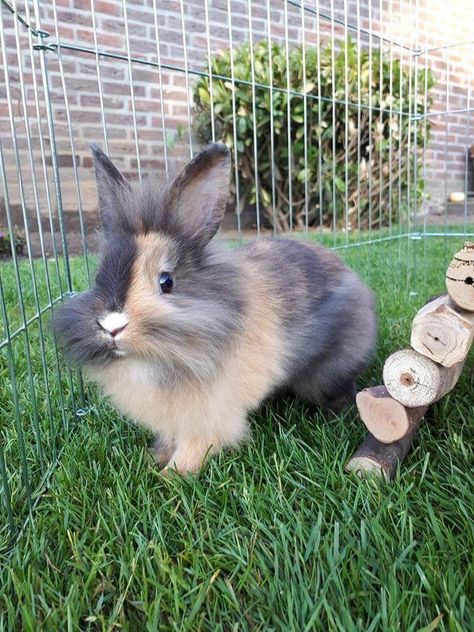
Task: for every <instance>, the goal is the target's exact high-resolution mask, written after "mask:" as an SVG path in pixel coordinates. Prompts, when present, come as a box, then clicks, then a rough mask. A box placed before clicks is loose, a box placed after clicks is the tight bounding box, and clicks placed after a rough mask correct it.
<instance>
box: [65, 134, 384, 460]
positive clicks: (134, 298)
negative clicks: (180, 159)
mask: <svg viewBox="0 0 474 632" xmlns="http://www.w3.org/2000/svg"><path fill="white" fill-rule="evenodd" d="M92 149H93V154H94V160H95V168H96V176H97V187H98V195H99V206H100V210H101V215H102V223H103V233H104V244H103V253H102V258H101V263H100V266H99V270H98V274H97V278H96V285H95V287H94V288H93V289H91V290H89V291H87V292H84V293H82V294H79V295H77V296H76V297H73V298H71V299H70V300H69V301H67V302H66V303H65V305H64V306H63V307H62V308H61V309H60V310H59V311H58V312H57V314H56V316H55V319H54V325H55V328H56V332H57V333H58V335H59V336H60V338H61V339H62V341H63V344H64V348H65V351H66V353H67V355H68V356H69V358H70V359H71V361H73V362H76V363H78V364H80V365H82V366H83V367H84V372H85V374H86V376H87V377H88V378H90V379H91V380H94V381H96V382H97V383H98V384H99V385H100V386H101V387H102V389H103V392H104V394H105V395H106V396H108V397H109V398H110V399H111V400H112V402H113V403H114V405H115V406H116V407H117V408H118V409H119V410H121V411H122V412H123V413H125V414H126V415H128V416H129V417H131V418H132V419H133V420H135V421H136V422H138V423H141V424H143V425H144V426H146V427H147V428H149V429H150V430H151V431H152V432H153V433H154V434H155V435H156V437H157V443H156V458H157V461H158V462H159V463H160V464H161V465H165V466H167V467H176V468H177V469H178V470H179V471H181V472H186V471H196V470H198V469H199V467H200V466H201V465H202V463H203V461H204V459H205V457H206V454H207V453H208V452H210V453H213V452H217V451H219V450H220V449H221V448H224V447H229V446H237V445H238V444H239V443H240V442H241V441H243V440H244V439H245V437H246V436H247V434H248V426H247V420H246V418H247V414H248V412H249V411H251V410H253V409H255V408H257V407H258V406H259V404H260V403H261V402H262V400H263V399H265V398H266V397H267V396H268V395H270V394H272V393H273V392H275V391H277V390H278V389H280V388H288V387H289V388H290V389H291V390H293V391H294V392H296V393H299V394H300V395H302V396H303V397H304V398H306V399H307V400H309V401H311V402H317V403H320V404H322V405H326V406H328V407H333V408H337V407H339V406H340V405H341V404H342V403H344V402H345V401H346V400H349V399H351V397H352V396H353V395H354V392H355V379H356V378H357V376H358V375H359V373H360V372H361V371H362V370H363V369H364V368H365V367H366V365H367V363H368V361H369V359H370V356H371V353H372V350H373V348H374V344H375V338H376V317H375V313H374V307H373V298H372V293H371V292H370V290H369V289H368V288H367V287H365V286H364V285H363V284H362V283H361V281H360V280H359V279H358V277H357V276H356V275H355V274H354V273H353V272H351V271H350V270H348V269H347V268H346V267H345V266H344V264H343V263H342V262H341V260H340V259H339V258H338V257H337V256H336V255H335V254H334V253H333V252H331V251H328V250H325V249H323V248H321V247H319V246H316V245H313V244H311V243H302V242H298V241H293V240H285V239H262V240H257V241H254V242H252V243H251V244H249V245H246V246H243V247H241V248H239V249H236V250H229V249H223V248H221V247H219V246H218V245H216V244H215V243H214V242H212V241H211V239H212V237H213V236H214V235H215V233H216V231H217V229H218V227H219V225H220V223H221V220H222V217H223V214H224V211H225V206H226V201H227V197H228V190H229V173H230V155H229V151H228V149H227V148H226V147H225V146H224V145H222V144H212V145H209V146H208V147H207V148H206V149H204V150H203V151H202V152H201V153H200V154H199V155H197V156H196V157H195V158H194V159H193V160H192V161H191V162H190V163H189V164H188V165H187V167H186V168H185V169H184V171H183V172H182V173H181V174H180V175H179V176H178V177H177V178H176V180H175V181H174V182H173V183H172V184H171V185H170V186H161V187H160V186H157V185H156V184H155V183H154V182H152V181H151V180H148V181H144V182H142V183H138V182H133V183H130V182H128V181H126V180H125V178H124V177H123V176H122V175H121V173H120V172H119V171H118V170H117V169H116V168H115V167H114V166H113V164H112V163H111V162H110V160H109V159H108V158H107V156H105V154H104V153H103V152H102V151H101V150H100V149H99V148H98V147H96V146H93V147H92ZM163 272H166V273H169V274H170V275H171V276H172V278H173V281H174V286H173V290H172V292H171V293H162V292H161V290H160V285H159V281H158V280H159V278H160V274H161V273H163Z"/></svg>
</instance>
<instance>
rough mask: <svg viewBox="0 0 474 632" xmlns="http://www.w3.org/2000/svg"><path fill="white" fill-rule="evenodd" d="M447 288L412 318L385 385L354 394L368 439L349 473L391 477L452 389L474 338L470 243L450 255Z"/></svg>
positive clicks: (387, 366)
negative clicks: (436, 405)
mask: <svg viewBox="0 0 474 632" xmlns="http://www.w3.org/2000/svg"><path fill="white" fill-rule="evenodd" d="M446 287H447V290H448V294H446V295H443V296H439V297H437V298H434V299H431V300H430V301H429V302H428V303H427V304H426V305H424V307H422V308H421V309H420V311H419V312H418V313H417V314H416V316H415V318H414V320H413V325H412V331H411V339H410V344H411V348H408V349H401V350H400V351H396V352H395V353H393V354H392V355H391V356H389V357H388V358H387V360H386V361H385V365H384V369H383V382H384V385H383V386H374V387H371V388H366V389H364V390H363V391H361V392H360V393H358V394H357V399H356V402H357V408H358V409H359V414H360V417H361V419H362V421H363V422H364V424H365V425H366V427H367V429H368V430H369V432H370V434H369V435H368V436H367V437H366V439H365V441H364V442H363V443H362V445H361V446H360V448H359V449H358V450H357V452H356V453H355V454H354V456H353V457H352V458H351V459H350V460H349V462H348V463H347V465H346V469H347V470H348V471H351V472H356V473H357V474H359V475H360V476H367V475H375V476H383V477H384V478H387V479H390V478H393V476H394V474H395V472H396V469H397V466H398V464H399V463H400V462H401V461H402V460H403V458H404V457H405V456H406V454H407V453H408V451H409V449H410V446H411V444H412V441H413V439H414V437H415V435H416V432H417V429H418V426H419V425H420V423H421V421H422V419H423V417H424V415H425V413H426V411H427V410H428V407H429V405H430V404H433V403H434V402H436V401H438V400H439V399H441V398H442V397H444V395H446V394H447V393H449V391H451V390H452V389H453V388H454V386H455V385H456V382H457V381H458V379H459V376H460V375H461V372H462V369H463V367H464V363H465V361H466V357H467V354H468V353H469V349H470V347H471V345H472V342H473V339H474V243H466V244H464V248H463V249H462V250H461V251H460V252H457V253H456V254H455V255H454V257H453V260H452V261H451V263H450V265H449V267H448V270H447V273H446Z"/></svg>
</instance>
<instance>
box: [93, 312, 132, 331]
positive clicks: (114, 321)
mask: <svg viewBox="0 0 474 632" xmlns="http://www.w3.org/2000/svg"><path fill="white" fill-rule="evenodd" d="M99 325H100V326H101V327H102V329H105V331H108V332H109V334H110V335H111V336H114V335H116V334H118V333H119V332H120V331H122V329H123V328H124V327H125V326H126V325H128V316H127V315H126V314H124V313H123V312H109V313H108V314H107V315H106V316H104V318H99Z"/></svg>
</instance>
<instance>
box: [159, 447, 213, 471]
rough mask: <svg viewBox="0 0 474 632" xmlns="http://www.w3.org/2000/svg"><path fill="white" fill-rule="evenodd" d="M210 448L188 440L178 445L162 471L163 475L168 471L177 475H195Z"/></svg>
mask: <svg viewBox="0 0 474 632" xmlns="http://www.w3.org/2000/svg"><path fill="white" fill-rule="evenodd" d="M211 448H212V446H211V445H208V444H207V443H203V442H202V441H191V440H189V441H186V442H182V443H180V444H178V446H177V448H176V450H175V451H174V452H173V454H172V455H171V457H170V459H169V462H168V464H167V465H166V467H165V468H163V470H162V471H163V473H164V474H168V473H169V472H170V471H175V472H178V473H179V474H195V473H196V472H199V470H200V469H201V467H202V466H203V465H204V461H205V460H206V457H207V455H208V453H209V452H210V451H211ZM212 451H215V450H212Z"/></svg>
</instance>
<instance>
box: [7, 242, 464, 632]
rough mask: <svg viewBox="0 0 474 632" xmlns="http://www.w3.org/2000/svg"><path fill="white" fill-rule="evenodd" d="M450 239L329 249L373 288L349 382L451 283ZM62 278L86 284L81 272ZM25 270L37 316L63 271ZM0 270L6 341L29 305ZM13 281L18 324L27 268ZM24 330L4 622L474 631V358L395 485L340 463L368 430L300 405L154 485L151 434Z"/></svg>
mask: <svg viewBox="0 0 474 632" xmlns="http://www.w3.org/2000/svg"><path fill="white" fill-rule="evenodd" d="M461 245H462V239H456V238H452V239H442V238H441V239H438V238H427V239H424V240H421V241H413V240H406V239H400V240H396V241H390V242H380V243H376V244H372V245H370V246H363V247H359V248H350V249H347V250H342V251H341V253H342V256H343V257H344V258H345V259H346V260H347V262H348V263H349V264H350V265H351V266H352V267H354V268H355V269H357V270H358V271H359V272H360V273H361V275H362V276H363V278H364V279H365V280H366V281H367V282H368V283H369V284H370V285H371V286H372V287H373V289H374V290H375V292H376V294H377V297H378V309H379V315H380V343H379V347H378V351H377V356H376V358H375V359H374V363H373V366H372V367H371V369H370V370H369V371H368V372H367V374H366V375H365V376H364V377H363V379H362V380H361V385H363V384H376V383H379V382H380V378H381V368H382V364H383V360H384V358H385V357H386V355H387V354H388V353H390V352H391V351H394V350H396V349H397V348H400V347H401V346H406V344H407V341H408V336H409V330H410V323H411V320H412V318H413V315H414V313H415V312H416V309H417V308H418V307H419V306H420V305H421V304H422V303H423V302H424V301H425V300H426V298H428V297H429V296H431V295H433V294H436V293H439V292H442V291H443V283H444V272H445V270H446V267H447V264H448V263H449V260H450V258H451V256H452V254H453V253H454V252H455V251H456V250H458V249H459V247H460V246H461ZM91 263H92V265H93V261H92V262H91ZM71 269H72V277H73V282H74V286H75V287H76V288H80V287H83V286H84V285H85V284H86V273H85V266H84V261H83V260H82V259H80V258H77V259H74V260H73V261H72V262H71ZM35 271H36V273H37V283H38V304H39V305H40V306H44V305H47V303H48V300H49V298H50V297H56V296H57V294H58V291H59V283H60V281H61V279H62V280H63V281H64V279H63V277H64V273H63V270H62V269H59V268H58V269H56V267H55V264H54V262H48V263H47V266H46V267H45V266H43V263H42V262H40V261H38V262H37V264H36V265H35ZM46 271H48V275H49V276H50V294H48V287H47V284H46V283H45V280H46ZM0 272H1V275H2V276H1V279H2V287H3V289H2V292H3V295H4V299H5V304H6V307H7V312H8V315H9V318H10V330H11V331H10V333H12V332H13V331H15V330H16V329H17V328H18V327H19V326H20V325H21V311H20V308H21V306H20V305H19V302H18V298H17V292H16V286H15V276H14V273H13V272H14V271H13V268H12V266H11V264H2V266H1V269H0ZM19 275H20V278H21V281H22V284H23V289H24V294H25V311H26V316H27V317H28V318H30V317H32V316H34V313H35V295H34V292H33V291H32V285H31V270H30V268H29V266H28V265H26V264H22V265H21V266H20V270H19ZM47 316H48V313H47V312H45V314H44V317H45V318H44V320H45V321H47ZM40 325H41V326H40ZM43 325H44V328H43V327H42V326H43ZM43 329H44V341H45V344H44V347H45V349H44V360H43V361H42V358H41V354H40V348H41V347H40V341H41V336H40V334H41V333H42V332H43ZM0 333H1V336H0V339H3V338H4V337H5V331H3V332H0ZM28 334H29V342H30V349H31V353H30V355H29V356H28V354H27V347H26V346H25V344H24V342H25V333H24V332H20V334H18V335H17V336H16V337H15V338H14V340H13V341H12V343H11V349H12V356H11V357H12V363H13V364H11V363H10V362H9V360H8V357H9V356H8V355H7V350H8V345H4V346H3V348H2V351H1V353H2V355H1V364H0V372H1V373H0V378H1V380H0V432H1V439H2V445H3V452H4V455H5V461H6V466H5V467H6V474H7V476H8V480H9V487H10V492H11V499H12V503H11V505H12V506H11V516H10V517H11V519H12V520H13V522H14V523H15V525H16V527H17V528H18V529H21V527H22V525H24V528H23V529H22V531H21V532H20V533H19V534H18V537H17V540H16V542H15V543H13V545H12V542H11V540H10V539H9V533H10V531H9V530H8V529H7V528H6V526H7V523H8V514H7V511H6V508H2V511H3V509H5V514H4V517H3V514H2V524H1V525H0V565H1V566H0V574H1V578H0V581H1V586H2V591H1V593H0V629H4V630H16V629H18V630H38V629H41V630H54V631H57V630H119V629H120V630H139V631H141V630H157V629H160V630H212V631H214V630H222V631H227V630H265V631H266V630H287V631H293V630H323V631H326V630H339V631H344V632H346V631H350V630H360V631H364V632H366V631H375V630H387V631H391V630H418V631H419V630H425V631H426V632H428V631H430V630H449V631H466V630H473V629H474V605H473V604H474V526H473V525H474V514H473V509H474V484H473V471H474V467H473V466H474V421H473V419H474V403H473V398H472V393H473V387H474V372H473V361H472V360H473V359H472V357H471V358H470V359H469V361H468V363H467V366H466V369H465V371H464V373H463V375H462V377H461V379H460V382H459V383H458V385H457V386H456V388H455V390H454V391H453V392H452V393H451V394H449V395H448V396H447V397H445V398H444V399H443V400H442V401H440V402H439V403H437V404H436V405H435V406H433V407H432V408H431V409H430V411H429V413H428V415H427V419H426V422H425V423H424V425H423V427H422V429H421V432H420V435H419V438H418V439H417V441H416V444H415V447H414V450H413V451H412V452H411V454H410V455H409V457H408V458H407V459H406V461H405V462H404V463H403V465H402V467H401V469H400V471H399V473H398V475H397V477H396V480H394V481H393V482H392V483H390V484H388V483H385V482H377V481H373V480H372V481H370V480H365V481H359V480H358V479H357V478H355V477H353V476H350V475H347V474H346V473H345V472H344V464H345V462H346V461H347V459H348V458H349V457H350V455H351V454H352V453H353V452H354V450H355V449H356V447H357V446H358V444H359V443H360V441H361V440H362V437H363V435H364V429H363V427H362V425H361V422H360V421H359V420H358V418H357V415H356V412H355V410H353V409H351V410H348V411H347V412H345V413H344V414H341V415H339V416H334V415H328V414H325V413H323V412H321V411H314V410H311V411H310V410H309V409H308V407H307V406H306V405H305V403H304V402H301V401H297V400H295V399H292V398H287V399H283V400H278V401H272V402H270V403H269V404H267V405H266V406H265V407H264V408H263V409H262V410H260V411H258V412H256V413H255V414H253V415H252V418H251V425H252V431H253V438H252V440H251V442H250V443H248V444H247V445H245V446H244V447H243V448H242V449H241V450H240V451H239V452H234V453H225V454H222V455H220V456H219V457H218V458H213V459H212V460H211V461H210V462H209V463H208V465H206V467H205V468H204V469H203V471H202V472H201V473H200V474H199V475H198V476H196V477H192V478H181V477H179V476H170V477H168V478H163V477H162V476H161V475H160V473H159V472H158V471H157V469H156V468H155V466H154V464H153V462H152V460H151V458H150V456H149V455H148V453H147V444H148V442H149V439H150V437H149V436H148V435H147V434H146V433H145V432H144V431H143V430H141V429H139V428H136V427H134V426H132V425H131V424H129V423H128V422H127V421H126V420H124V419H123V418H121V417H120V416H119V415H118V414H117V413H116V412H115V411H113V410H112V409H111V408H110V407H109V406H108V404H107V403H106V402H104V401H101V399H100V398H98V397H97V396H96V394H95V392H94V390H93V389H90V388H89V389H88V391H87V392H86V402H85V404H83V403H82V402H81V397H82V395H81V389H80V387H79V385H78V380H77V376H76V375H74V374H71V375H69V374H68V372H67V371H66V370H65V368H64V367H63V365H62V362H61V361H60V360H58V357H57V355H56V350H55V348H54V345H53V343H52V340H51V337H50V334H49V332H48V330H47V323H46V322H44V323H39V322H38V320H34V321H33V322H32V324H31V325H30V326H29V327H28ZM29 366H30V367H31V370H29ZM12 368H14V369H15V375H16V390H17V399H18V402H19V411H20V412H19V414H18V416H15V407H14V405H13V402H12V391H11V369H12ZM30 383H31V384H32V386H33V387H34V390H35V393H36V398H32V397H31V393H30V388H29V384H30ZM59 386H61V388H59ZM78 408H80V410H79V414H78V415H77V414H76V415H75V414H74V412H75V411H77V409H78ZM38 442H39V443H38ZM22 445H23V447H22ZM26 475H27V476H28V480H29V481H30V486H31V493H32V497H33V504H34V506H33V509H32V511H31V512H30V513H29V507H28V502H27V500H28V496H27V494H26V493H25V480H24V479H25V478H26Z"/></svg>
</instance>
